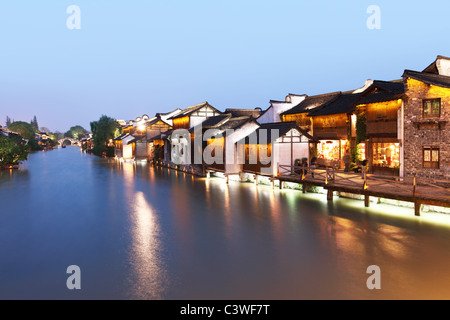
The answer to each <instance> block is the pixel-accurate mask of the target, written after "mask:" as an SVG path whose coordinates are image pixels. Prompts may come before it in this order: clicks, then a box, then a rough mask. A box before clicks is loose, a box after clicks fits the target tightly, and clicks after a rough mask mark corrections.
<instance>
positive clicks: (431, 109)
mask: <svg viewBox="0 0 450 320" xmlns="http://www.w3.org/2000/svg"><path fill="white" fill-rule="evenodd" d="M440 116H441V99H440V98H439V99H427V100H423V107H422V117H423V118H439V117H440Z"/></svg>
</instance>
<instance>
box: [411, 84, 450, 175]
mask: <svg viewBox="0 0 450 320" xmlns="http://www.w3.org/2000/svg"><path fill="white" fill-rule="evenodd" d="M405 88H406V94H407V96H408V98H407V99H406V100H407V101H406V102H405V107H404V130H405V131H404V156H405V158H404V166H405V168H404V169H405V176H412V175H413V174H414V173H416V174H417V177H422V178H427V179H438V180H446V179H450V123H448V122H449V120H450V89H448V88H441V87H437V86H433V85H428V84H425V83H423V82H420V81H417V80H413V79H405ZM435 98H441V116H440V118H439V119H424V118H423V117H422V103H423V99H435ZM445 121H447V123H444V122H445ZM424 147H439V151H440V156H439V168H424V167H423V148H424Z"/></svg>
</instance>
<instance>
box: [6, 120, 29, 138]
mask: <svg viewBox="0 0 450 320" xmlns="http://www.w3.org/2000/svg"><path fill="white" fill-rule="evenodd" d="M8 129H9V130H11V131H14V132H17V133H18V134H20V135H21V136H22V138H24V139H28V140H34V129H33V127H32V126H31V124H29V123H26V122H24V121H15V122H13V123H11V124H10V125H9V126H8Z"/></svg>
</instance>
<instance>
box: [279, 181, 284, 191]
mask: <svg viewBox="0 0 450 320" xmlns="http://www.w3.org/2000/svg"><path fill="white" fill-rule="evenodd" d="M283 183H284V182H283V181H281V180H280V190H282V189H283Z"/></svg>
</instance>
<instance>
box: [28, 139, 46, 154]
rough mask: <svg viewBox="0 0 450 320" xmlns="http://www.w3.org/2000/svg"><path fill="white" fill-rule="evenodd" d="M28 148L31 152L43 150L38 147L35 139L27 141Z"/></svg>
mask: <svg viewBox="0 0 450 320" xmlns="http://www.w3.org/2000/svg"><path fill="white" fill-rule="evenodd" d="M28 147H29V148H30V150H31V151H41V150H43V148H42V147H41V146H40V145H39V143H38V142H37V141H36V140H35V139H31V140H29V141H28Z"/></svg>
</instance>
